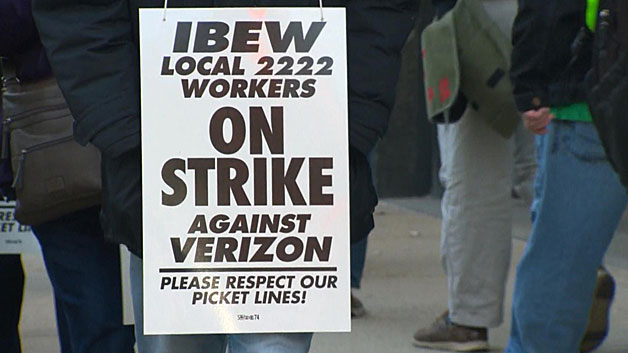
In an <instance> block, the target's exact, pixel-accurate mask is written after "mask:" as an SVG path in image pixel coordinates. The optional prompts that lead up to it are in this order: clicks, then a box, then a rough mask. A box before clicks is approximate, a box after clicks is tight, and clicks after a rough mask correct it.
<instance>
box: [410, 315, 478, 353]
mask: <svg viewBox="0 0 628 353" xmlns="http://www.w3.org/2000/svg"><path fill="white" fill-rule="evenodd" d="M414 345H415V346H417V347H423V348H432V349H439V350H446V351H453V352H476V351H487V350H488V349H489V346H488V331H487V329H486V328H478V327H469V326H462V325H457V324H455V323H453V322H451V321H450V320H449V312H448V311H445V313H444V314H443V315H441V316H440V317H438V318H437V319H436V321H434V323H433V324H432V325H431V326H430V327H427V328H424V329H420V330H418V331H417V332H416V333H415V334H414Z"/></svg>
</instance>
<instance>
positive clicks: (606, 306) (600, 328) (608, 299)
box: [580, 266, 615, 352]
mask: <svg viewBox="0 0 628 353" xmlns="http://www.w3.org/2000/svg"><path fill="white" fill-rule="evenodd" d="M614 296H615V280H614V279H613V276H611V274H610V273H608V271H607V270H606V269H605V268H604V267H601V266H600V268H598V270H597V286H596V288H595V297H594V298H593V304H592V305H591V311H589V324H588V325H587V330H586V332H585V333H584V336H583V337H582V341H581V342H580V352H590V351H592V350H594V349H596V348H597V347H599V346H600V345H601V344H602V342H604V339H605V338H606V336H607V335H608V317H609V312H610V309H611V304H612V303H613V297H614Z"/></svg>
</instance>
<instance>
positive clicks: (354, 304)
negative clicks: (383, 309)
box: [351, 293, 366, 319]
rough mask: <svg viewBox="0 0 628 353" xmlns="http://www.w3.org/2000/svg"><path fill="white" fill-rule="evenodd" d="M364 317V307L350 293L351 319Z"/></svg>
mask: <svg viewBox="0 0 628 353" xmlns="http://www.w3.org/2000/svg"><path fill="white" fill-rule="evenodd" d="M364 315H366V309H364V305H363V304H362V302H361V301H360V299H358V298H357V297H356V296H354V295H353V293H351V317H352V318H355V319H357V318H360V317H362V316H364Z"/></svg>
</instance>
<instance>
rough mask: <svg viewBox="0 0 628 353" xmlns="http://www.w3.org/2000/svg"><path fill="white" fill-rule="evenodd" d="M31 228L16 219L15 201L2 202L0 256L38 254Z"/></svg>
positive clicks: (0, 202)
mask: <svg viewBox="0 0 628 353" xmlns="http://www.w3.org/2000/svg"><path fill="white" fill-rule="evenodd" d="M39 251H40V249H39V243H38V242H37V238H35V235H34V234H33V232H32V231H31V227H30V226H27V225H23V224H20V222H18V221H17V220H16V219H15V201H0V254H22V253H38V252H39Z"/></svg>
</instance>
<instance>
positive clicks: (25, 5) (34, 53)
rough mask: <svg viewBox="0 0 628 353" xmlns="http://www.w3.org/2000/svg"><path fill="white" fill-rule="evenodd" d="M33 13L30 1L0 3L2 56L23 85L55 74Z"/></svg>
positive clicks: (19, 0)
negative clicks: (11, 64) (40, 38)
mask: <svg viewBox="0 0 628 353" xmlns="http://www.w3.org/2000/svg"><path fill="white" fill-rule="evenodd" d="M32 12H33V11H32V9H31V1H30V0H0V56H3V57H7V58H9V59H10V61H11V62H12V63H13V65H14V66H15V71H16V75H17V77H18V78H19V79H20V80H22V81H32V80H37V79H41V78H44V77H47V76H50V75H51V74H52V71H51V69H50V64H49V63H48V59H47V58H46V53H45V52H44V48H43V46H42V45H41V41H40V40H39V34H38V33H37V27H35V22H34V21H33V15H32Z"/></svg>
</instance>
